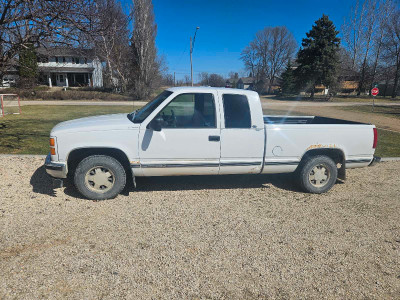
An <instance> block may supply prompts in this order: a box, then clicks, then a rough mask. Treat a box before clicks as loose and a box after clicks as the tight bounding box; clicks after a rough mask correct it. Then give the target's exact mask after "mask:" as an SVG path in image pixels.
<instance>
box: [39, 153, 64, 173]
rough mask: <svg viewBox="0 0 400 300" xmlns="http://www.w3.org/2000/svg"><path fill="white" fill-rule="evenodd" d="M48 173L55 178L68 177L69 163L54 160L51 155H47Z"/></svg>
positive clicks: (45, 164)
mask: <svg viewBox="0 0 400 300" xmlns="http://www.w3.org/2000/svg"><path fill="white" fill-rule="evenodd" d="M44 167H45V169H46V172H47V174H49V175H50V176H51V177H54V178H67V164H66V163H60V162H52V161H51V155H50V154H49V155H47V157H46V160H45V162H44Z"/></svg>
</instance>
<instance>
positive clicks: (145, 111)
mask: <svg viewBox="0 0 400 300" xmlns="http://www.w3.org/2000/svg"><path fill="white" fill-rule="evenodd" d="M171 94H172V92H170V91H167V90H165V91H164V92H162V93H161V94H160V95H158V96H157V97H156V98H154V99H153V100H152V101H150V102H149V103H147V104H146V105H145V106H143V107H142V108H141V109H140V110H137V111H134V112H132V113H130V114H129V115H128V118H129V120H131V121H132V122H133V123H142V122H143V121H144V120H145V119H146V118H147V117H148V116H149V115H150V114H151V113H152V112H153V111H154V110H155V109H156V108H157V107H158V106H159V105H160V104H161V103H162V102H163V101H164V100H165V99H167V98H168V97H169V96H170V95H171Z"/></svg>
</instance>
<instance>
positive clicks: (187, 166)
mask: <svg viewBox="0 0 400 300" xmlns="http://www.w3.org/2000/svg"><path fill="white" fill-rule="evenodd" d="M215 99H216V94H214V93H184V94H179V95H177V96H176V97H175V98H173V99H172V100H171V101H170V102H169V103H168V104H167V105H166V106H164V107H163V108H162V109H161V111H160V112H159V113H158V114H157V115H156V116H155V118H160V119H161V120H162V121H161V124H162V125H161V127H162V129H161V131H154V130H152V129H148V128H147V125H148V123H149V122H147V120H146V122H143V123H142V125H141V127H140V133H139V158H140V165H141V169H142V174H143V175H144V176H158V175H162V176H164V175H201V174H218V170H219V158H220V126H219V113H218V112H219V110H218V106H217V105H216V101H215ZM149 121H150V120H149Z"/></svg>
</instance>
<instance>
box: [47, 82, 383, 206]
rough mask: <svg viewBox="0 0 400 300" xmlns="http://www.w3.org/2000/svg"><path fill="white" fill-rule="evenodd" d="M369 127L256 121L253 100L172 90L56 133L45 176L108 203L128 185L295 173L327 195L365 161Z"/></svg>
mask: <svg viewBox="0 0 400 300" xmlns="http://www.w3.org/2000/svg"><path fill="white" fill-rule="evenodd" d="M376 144H377V130H376V128H375V126H374V125H370V124H362V123H356V122H351V121H345V120H339V119H331V118H323V117H309V116H306V117H298V116H294V117H288V116H264V115H263V111H262V106H261V102H260V98H259V96H258V94H257V93H256V92H253V91H247V90H239V89H228V88H211V87H176V88H170V89H167V90H165V91H164V92H162V93H161V94H160V95H159V96H158V97H156V98H155V99H154V100H153V101H151V102H149V103H148V104H147V105H146V106H144V107H143V108H141V109H140V110H138V111H135V112H132V113H130V114H128V115H127V114H114V115H103V116H96V117H88V118H82V119H77V120H72V121H67V122H63V123H60V124H58V125H57V126H55V127H54V128H53V130H52V131H51V134H50V149H51V153H50V154H49V155H48V157H47V158H46V162H45V168H46V171H47V173H48V174H49V175H51V176H52V177H55V178H67V176H68V177H71V179H72V178H73V180H74V183H75V186H76V188H77V189H78V190H79V191H80V193H81V194H82V195H84V196H85V197H87V198H89V199H95V200H101V199H109V198H113V197H115V196H116V195H118V194H119V193H120V192H121V191H122V189H123V188H124V186H125V184H126V182H127V178H128V179H129V180H133V182H134V183H135V177H137V176H171V175H224V174H267V173H291V172H296V178H297V179H298V181H299V184H300V186H301V187H302V188H303V190H305V191H307V192H311V193H323V192H326V191H328V190H329V189H330V188H331V187H332V186H333V185H334V184H335V182H336V180H337V178H340V179H342V180H344V179H345V176H346V171H345V170H346V168H358V167H365V166H368V165H369V164H371V163H372V162H373V161H374V152H375V148H376Z"/></svg>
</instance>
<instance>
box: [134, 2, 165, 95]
mask: <svg viewBox="0 0 400 300" xmlns="http://www.w3.org/2000/svg"><path fill="white" fill-rule="evenodd" d="M133 3H134V6H133V10H132V17H133V24H134V28H133V35H132V43H131V48H132V58H133V71H134V86H133V92H134V95H135V96H136V97H137V98H140V99H142V98H146V97H148V96H149V95H150V93H151V91H152V90H153V89H154V88H155V84H156V83H157V82H160V80H159V78H160V77H161V74H160V70H159V67H160V65H159V61H158V60H157V49H156V45H155V39H156V35H157V25H156V24H155V21H154V13H153V4H152V1H151V0H133Z"/></svg>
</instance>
